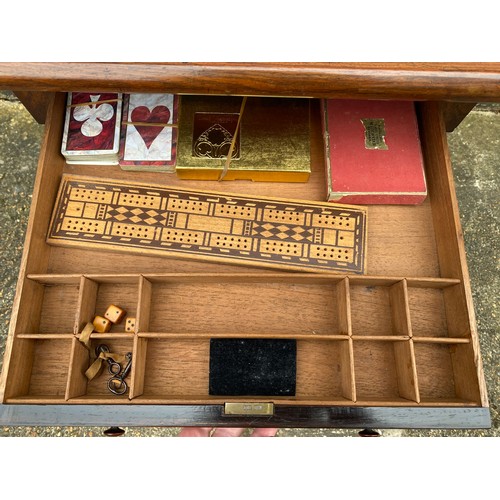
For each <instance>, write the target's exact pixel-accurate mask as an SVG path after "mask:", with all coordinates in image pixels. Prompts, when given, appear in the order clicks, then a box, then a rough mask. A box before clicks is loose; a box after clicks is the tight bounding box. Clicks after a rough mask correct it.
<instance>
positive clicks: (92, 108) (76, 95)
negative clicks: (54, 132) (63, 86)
mask: <svg viewBox="0 0 500 500" xmlns="http://www.w3.org/2000/svg"><path fill="white" fill-rule="evenodd" d="M121 112H122V94H119V93H111V92H106V93H89V92H69V93H68V97H67V104H66V114H65V123H64V132H63V139H62V145H61V153H62V154H63V156H64V157H65V158H66V163H69V164H84V165H87V164H88V165H118V152H119V147H120V124H121Z"/></svg>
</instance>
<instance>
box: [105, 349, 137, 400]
mask: <svg viewBox="0 0 500 500" xmlns="http://www.w3.org/2000/svg"><path fill="white" fill-rule="evenodd" d="M125 358H126V359H127V364H126V365H125V368H124V369H123V371H122V372H121V373H120V374H119V375H116V374H115V375H114V376H113V377H111V378H110V379H109V380H108V389H109V390H110V391H111V392H112V393H113V394H116V395H118V396H120V395H122V394H125V393H126V392H127V390H128V385H127V382H125V379H126V378H127V377H128V375H129V373H130V370H131V369H132V353H131V352H127V354H126V355H125ZM117 382H119V383H117Z"/></svg>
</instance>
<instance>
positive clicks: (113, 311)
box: [104, 304, 127, 324]
mask: <svg viewBox="0 0 500 500" xmlns="http://www.w3.org/2000/svg"><path fill="white" fill-rule="evenodd" d="M125 314H127V312H126V311H124V310H123V309H122V308H121V307H118V306H115V305H113V304H111V305H110V306H109V307H108V308H107V309H106V312H105V313H104V317H105V318H106V319H108V320H109V321H111V323H115V324H116V323H119V322H120V321H121V320H122V319H123V318H124V317H125Z"/></svg>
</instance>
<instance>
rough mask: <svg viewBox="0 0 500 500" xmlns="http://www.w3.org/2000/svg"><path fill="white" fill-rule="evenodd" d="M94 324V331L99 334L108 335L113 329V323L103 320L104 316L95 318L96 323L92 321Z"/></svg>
mask: <svg viewBox="0 0 500 500" xmlns="http://www.w3.org/2000/svg"><path fill="white" fill-rule="evenodd" d="M92 324H93V325H94V329H95V331H96V332H98V333H106V332H109V330H110V329H111V325H112V323H111V321H109V319H107V318H103V317H102V316H96V317H95V318H94V321H92Z"/></svg>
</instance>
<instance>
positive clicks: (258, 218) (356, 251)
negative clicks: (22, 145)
mask: <svg viewBox="0 0 500 500" xmlns="http://www.w3.org/2000/svg"><path fill="white" fill-rule="evenodd" d="M366 234H367V210H366V208H364V207H358V206H356V207H355V206H350V205H336V204H333V203H320V202H310V201H299V200H285V199H278V198H251V197H248V196H242V195H229V194H227V193H226V194H223V193H215V192H207V191H192V190H187V189H178V188H170V187H166V186H159V185H142V184H139V183H132V182H126V183H125V182H118V181H115V180H108V179H98V178H89V177H83V176H63V178H62V181H61V185H60V188H59V193H58V196H57V200H56V203H55V206H54V211H53V214H52V220H51V223H50V227H49V233H48V237H47V242H48V243H50V244H54V245H65V246H74V247H84V248H98V247H102V248H103V249H109V250H116V251H126V252H129V253H139V254H143V255H147V254H150V255H160V256H169V257H180V258H182V257H183V258H191V259H198V260H200V259H202V260H212V261H218V262H225V263H230V264H242V265H253V266H260V267H269V268H275V269H288V270H297V271H341V272H346V273H358V274H363V273H365V272H366V270H365V267H366V265H365V261H366Z"/></svg>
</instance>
